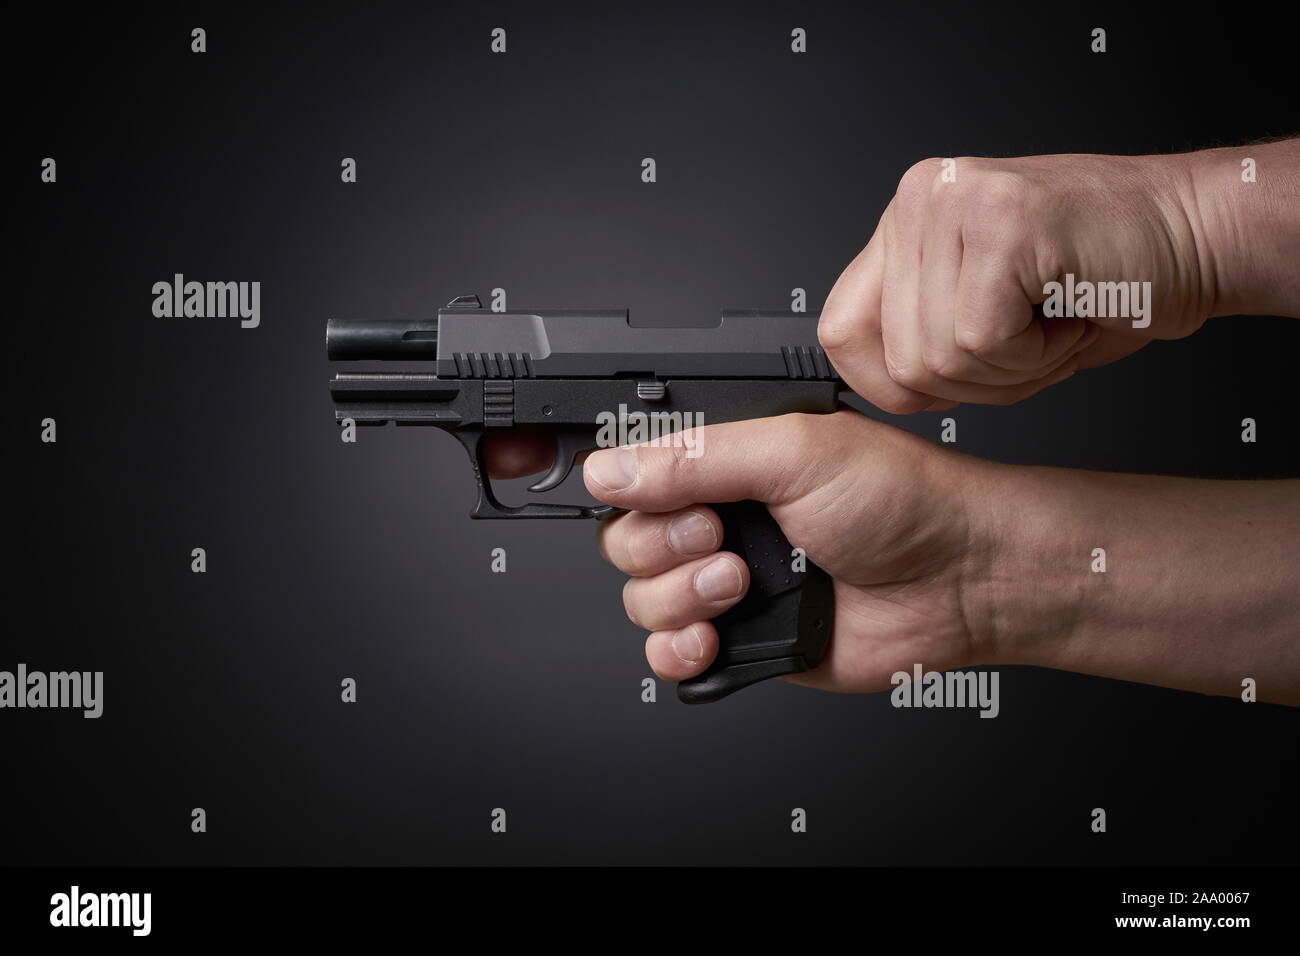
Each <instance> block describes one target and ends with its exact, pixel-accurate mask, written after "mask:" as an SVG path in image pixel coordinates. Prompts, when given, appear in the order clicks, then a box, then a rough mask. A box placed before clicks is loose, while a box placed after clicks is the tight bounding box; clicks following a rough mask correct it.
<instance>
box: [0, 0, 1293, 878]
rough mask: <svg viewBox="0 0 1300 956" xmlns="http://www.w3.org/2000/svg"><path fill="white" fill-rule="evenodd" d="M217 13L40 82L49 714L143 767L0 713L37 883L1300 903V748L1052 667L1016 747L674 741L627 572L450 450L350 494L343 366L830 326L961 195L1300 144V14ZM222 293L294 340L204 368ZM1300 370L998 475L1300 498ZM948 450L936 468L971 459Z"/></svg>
mask: <svg viewBox="0 0 1300 956" xmlns="http://www.w3.org/2000/svg"><path fill="white" fill-rule="evenodd" d="M185 6H186V8H185V9H181V10H180V11H179V12H177V10H176V9H173V10H172V11H171V12H168V13H166V14H160V15H156V16H155V15H146V14H143V13H118V12H115V13H114V14H112V15H111V16H107V17H104V18H95V17H85V16H83V15H81V14H72V13H67V12H62V11H56V10H54V9H53V8H50V7H45V8H40V9H39V10H38V12H36V13H35V14H34V15H35V16H36V17H38V18H40V19H38V20H37V21H36V22H32V23H30V24H28V25H26V26H22V27H19V26H17V25H11V29H9V30H7V31H6V37H5V50H6V56H5V60H6V63H7V67H6V69H7V70H8V71H9V72H10V76H9V79H8V83H7V85H6V89H7V91H8V103H9V107H8V112H9V116H10V121H9V123H8V126H9V133H10V135H9V136H8V137H6V138H7V141H8V142H9V146H8V147H6V148H5V151H4V152H5V161H6V165H7V166H8V170H7V171H8V175H7V178H6V181H7V182H8V183H9V189H10V196H11V197H12V198H11V200H10V202H9V204H8V209H9V210H10V212H9V214H8V216H7V218H8V220H9V229H10V233H11V237H12V238H11V243H12V250H11V253H10V255H9V256H8V257H7V259H8V263H9V268H10V271H9V275H8V278H7V287H8V291H9V294H10V300H11V302H12V303H13V304H14V305H13V306H11V311H10V313H9V316H8V321H7V322H6V324H5V334H6V336H7V339H8V342H7V346H8V347H7V357H8V362H7V374H9V375H13V376H16V377H17V378H18V379H19V383H18V385H17V386H16V387H13V388H11V389H10V390H9V392H10V395H11V401H14V402H16V407H12V408H11V412H10V414H8V415H7V416H6V421H7V425H6V426H5V427H6V430H7V433H8V434H7V442H6V443H7V445H8V447H9V448H10V449H12V450H14V451H15V457H14V459H13V462H12V464H11V466H10V468H9V472H10V474H11V476H14V477H16V487H15V488H13V489H12V490H11V492H10V493H9V496H8V501H9V507H8V517H9V521H8V522H7V524H8V527H9V528H10V529H11V533H10V535H9V541H10V551H11V558H12V563H11V565H10V570H9V572H8V575H9V581H10V587H11V591H10V596H9V598H8V600H7V604H8V606H9V609H10V614H9V618H10V624H9V625H7V626H6V627H5V629H4V633H3V635H0V668H4V669H12V667H13V665H15V664H16V663H17V662H18V661H23V662H25V663H27V664H28V666H29V667H30V668H33V669H40V670H47V671H48V670H63V669H78V670H103V671H104V672H105V674H106V676H105V682H106V699H105V713H104V716H103V717H102V718H101V719H99V720H97V721H92V720H83V719H82V718H81V717H80V715H79V713H76V712H67V711H30V710H24V711H5V712H4V713H0V735H2V739H3V743H2V745H0V749H2V753H3V757H2V761H3V765H4V774H3V784H2V785H0V801H3V810H4V813H3V820H4V827H5V837H4V840H3V849H0V860H2V861H3V862H5V863H58V864H71V865H87V864H157V863H180V864H209V863H214V864H234V863H244V864H259V863H312V864H347V863H459V864H485V863H525V864H531V863H646V864H659V863H727V864H739V863H867V864H931V863H944V864H988V863H992V864H1016V863H1042V864H1056V863H1061V864H1103V863H1121V864H1128V863H1135V864H1136V863H1161V864H1191V863H1228V862H1234V863H1261V862H1262V863H1273V862H1288V861H1294V860H1295V859H1296V858H1297V851H1298V850H1300V823H1298V822H1297V821H1298V818H1297V816H1296V814H1295V793H1296V784H1297V778H1298V777H1300V773H1298V770H1300V753H1298V744H1297V740H1298V739H1300V712H1297V711H1295V710H1288V709H1285V708H1280V707H1275V706H1270V705H1266V704H1260V705H1256V706H1243V705H1242V704H1241V703H1239V702H1237V701H1235V700H1231V699H1211V698H1206V697H1201V696H1197V695H1193V694H1187V693H1180V692H1175V691H1170V690H1161V689H1157V688H1153V687H1146V686H1140V685H1133V684H1126V683H1120V682H1114V681H1107V680H1100V679H1096V678H1091V677H1082V676H1075V675H1070V674H1065V673H1054V672H1047V671H1038V670H1029V669H1019V668H1008V669H1004V670H1003V672H1002V686H1001V691H1002V702H1001V706H1002V713H1001V716H1000V717H998V718H997V719H996V720H980V719H978V717H977V716H976V713H975V712H974V711H950V710H944V711H929V712H926V711H898V710H894V709H893V708H891V707H890V705H889V701H888V698H887V696H885V695H876V696H870V697H837V696H827V695H820V694H817V693H814V692H810V691H806V690H803V689H800V688H796V687H791V686H786V685H783V684H775V683H774V684H769V685H765V686H762V687H759V688H756V689H753V690H749V691H746V692H745V693H742V694H740V695H738V696H737V697H735V698H733V699H731V700H728V701H727V702H726V703H724V704H721V705H718V706H713V707H706V708H687V707H684V706H681V705H679V704H678V703H677V702H676V700H675V699H674V697H673V693H672V688H671V686H670V685H667V684H661V685H660V689H659V696H660V700H659V703H657V704H654V705H647V704H644V703H642V702H641V700H640V681H641V680H642V678H644V677H646V676H648V674H649V671H648V668H647V666H646V664H645V661H644V658H643V656H642V635H641V633H640V632H638V631H637V630H636V629H635V628H634V627H633V626H632V625H631V624H630V623H628V622H627V620H626V619H625V618H624V616H623V612H622V604H621V598H620V588H621V582H622V579H621V576H620V575H619V574H618V573H616V572H615V571H614V570H612V569H611V568H609V567H607V566H605V565H604V564H603V563H602V562H601V561H600V560H599V558H598V556H597V555H596V552H595V548H594V547H593V529H592V527H591V526H590V525H588V524H585V523H578V522H520V523H500V522H471V521H470V520H469V519H468V518H467V512H468V510H469V507H470V505H471V501H472V483H471V476H470V471H469V468H468V462H467V460H466V458H465V453H464V451H463V450H462V449H461V448H460V447H459V446H458V445H457V443H456V442H455V441H453V440H452V439H451V438H450V437H448V436H445V435H442V434H440V433H438V432H436V431H432V430H411V429H403V430H397V429H391V428H390V429H385V430H369V431H366V432H363V433H362V436H361V442H360V443H359V444H358V445H354V446H348V445H344V444H342V443H340V441H339V438H338V432H337V428H336V426H335V424H334V421H333V409H332V405H331V402H330V399H329V395H328V391H327V380H328V377H329V375H330V373H331V369H330V367H329V364H328V363H327V361H326V358H325V350H324V324H325V320H326V319H327V318H328V317H330V316H333V315H338V316H351V317H360V318H368V317H370V318H378V317H412V316H422V315H428V314H430V313H431V312H432V311H433V310H434V309H435V308H436V307H437V306H438V305H440V304H442V303H444V302H446V301H447V300H448V299H450V298H452V297H453V296H455V295H459V294H464V293H478V294H479V295H482V296H486V295H488V294H489V292H490V290H491V289H492V288H494V287H498V286H500V287H504V288H505V289H506V290H507V291H508V293H509V297H510V300H509V301H510V303H511V305H512V306H522V307H529V306H532V307H566V306H572V307H604V306H610V307H616V308H623V307H627V308H630V309H631V310H632V316H633V321H634V322H635V323H637V324H646V325H654V324H662V325H690V324H706V323H711V322H712V321H714V320H715V318H716V315H717V312H718V310H720V309H722V308H724V307H726V308H786V307H788V304H789V301H790V300H789V293H790V290H791V289H792V288H793V287H795V286H801V287H804V288H806V289H807V290H808V293H809V299H810V303H811V304H812V305H813V307H816V305H817V303H819V302H820V301H821V300H822V299H823V298H824V296H825V294H826V292H827V291H829V289H830V287H831V285H832V284H833V282H834V281H835V278H836V277H837V275H838V274H839V272H840V270H841V269H842V268H843V266H844V265H845V264H846V263H847V262H848V261H849V260H850V259H851V258H852V257H853V255H854V254H855V253H856V252H857V251H858V250H859V248H860V247H861V246H862V245H863V244H864V243H865V242H866V240H867V238H868V237H869V236H870V234H871V232H872V230H873V228H874V226H875V223H876V219H877V217H878V216H879V214H880V212H881V210H882V209H883V208H884V206H885V204H886V202H887V201H888V200H889V198H890V196H891V195H892V192H893V189H894V187H895V185H896V183H897V181H898V178H899V176H900V175H901V174H902V173H903V172H904V170H906V168H907V167H908V166H909V165H910V164H911V163H913V162H915V161H916V160H919V159H922V158H925V157H928V156H960V155H1021V154H1029V153H1049V152H1071V151H1076V152H1119V153H1141V152H1156V151H1171V150H1179V149H1189V148H1197V147H1203V146H1209V145H1222V144H1230V143H1234V142H1241V141H1244V140H1248V139H1253V138H1256V137H1261V136H1266V135H1276V134H1283V133H1289V132H1297V131H1300V115H1297V114H1298V112H1300V111H1298V110H1297V104H1296V100H1295V88H1294V87H1295V83H1294V79H1295V77H1294V56H1293V50H1292V49H1291V47H1290V45H1289V41H1287V40H1286V37H1285V36H1284V35H1283V34H1282V33H1281V31H1279V30H1278V29H1277V28H1276V25H1273V24H1271V23H1270V21H1269V20H1268V19H1267V18H1265V17H1263V16H1261V15H1260V14H1259V13H1258V11H1255V10H1254V9H1253V8H1250V9H1247V8H1244V7H1242V6H1241V5H1240V4H1224V5H1222V7H1221V8H1220V12H1219V13H1218V14H1217V15H1215V14H1203V13H1191V12H1184V11H1185V8H1181V7H1167V8H1166V10H1167V12H1164V13H1160V14H1156V13H1152V14H1150V15H1147V14H1143V13H1141V12H1135V10H1134V9H1133V8H1132V7H1131V6H1130V5H1127V4H1116V5H1113V6H1108V5H1105V4H1086V5H1070V4H1064V5H1063V4H1041V5H1037V6H1034V7H1032V8H1030V7H1025V8H1023V9H1020V10H1017V9H1015V8H1013V7H999V6H996V5H990V4H976V5H962V6H960V7H954V8H953V9H950V10H945V9H942V8H941V7H939V6H937V5H934V4H918V3H911V4H880V5H877V6H875V7H868V6H867V5H861V4H855V5H845V6H844V7H842V8H841V7H836V6H828V5H816V4H808V3H788V4H770V5H762V4H757V3H747V4H736V5H734V6H729V7H725V8H717V9H716V12H705V11H704V10H701V9H698V8H696V7H695V6H693V5H682V6H681V7H674V6H671V5H662V4H654V5H645V6H642V7H639V8H636V7H628V8H627V9H624V10H622V11H617V12H616V11H612V10H607V9H605V8H603V7H600V6H594V5H593V6H591V7H589V8H568V7H563V6H562V5H557V4H546V5H542V4H521V5H518V6H509V5H505V4H485V5H482V6H479V5H468V4H466V5H464V6H463V7H462V8H459V9H445V10H439V9H437V8H435V7H434V6H433V5H428V4H419V5H412V6H411V7H409V8H405V9H402V8H396V7H387V6H385V7H384V8H382V9H378V10H376V9H372V8H371V7H370V6H369V5H363V4H356V5H353V6H350V7H345V8H342V9H340V10H337V11H327V10H326V9H325V8H324V7H319V8H316V7H313V8H312V9H311V10H304V11H301V12H268V11H266V10H249V11H237V10H234V9H232V8H230V7H228V6H226V5H220V6H218V5H215V4H213V5H206V4H204V5H185ZM33 9H35V8H33ZM195 26H202V27H204V28H205V29H207V31H208V52H207V53H206V54H203V55H196V54H193V53H191V52H190V51H189V46H190V36H189V31H190V29H191V28H192V27H195ZM497 26H502V27H505V28H506V29H507V30H508V33H509V52H508V53H507V54H506V55H504V56H494V55H492V54H491V53H489V50H488V46H489V32H490V30H491V29H492V28H493V27H497ZM795 26H802V27H804V28H806V29H807V30H808V36H809V52H808V53H807V54H806V55H798V56H797V55H794V54H792V53H791V52H790V51H789V35H790V30H791V28H792V27H795ZM1095 26H1103V27H1105V28H1106V29H1107V30H1108V33H1109V48H1110V52H1108V53H1106V54H1105V55H1094V54H1092V53H1090V52H1089V33H1090V31H1091V29H1092V28H1093V27H1095ZM45 156H52V157H55V158H56V159H57V161H58V182H57V184H55V185H45V184H42V183H41V182H40V181H39V164H40V160H41V159H42V158H43V157H45ZM345 156H347V157H354V158H356V159H357V161H358V165H359V170H358V172H359V182H358V183H357V184H355V185H343V184H342V183H340V181H339V163H340V161H341V159H342V158H343V157H345ZM645 156H653V157H655V159H656V160H657V162H658V176H659V181H658V182H657V183H656V184H654V185H645V184H643V183H642V182H641V181H640V161H641V159H642V158H643V157H645ZM175 272H183V273H184V274H185V275H186V277H187V278H194V279H199V280H259V281H261V282H262V312H263V318H262V325H261V327H260V328H258V329H256V330H251V331H245V330H242V329H240V328H239V325H238V322H237V321H236V320H231V319H158V318H155V317H154V316H153V315H152V313H151V304H152V298H153V297H152V293H151V291H150V289H151V286H152V285H153V283H154V282H156V281H159V280H169V279H170V278H171V276H172V274H173V273H175ZM1298 346H1300V323H1297V322H1295V321H1294V320H1283V319H1276V318H1249V319H1220V320H1217V321H1215V322H1213V323H1211V324H1210V325H1209V326H1208V327H1207V328H1206V329H1205V330H1203V331H1202V332H1201V333H1199V334H1198V335H1196V336H1195V337H1193V338H1191V339H1189V340H1185V341H1180V342H1172V343H1157V344H1155V345H1153V346H1151V347H1149V348H1148V349H1146V350H1145V351H1143V352H1141V353H1139V354H1137V355H1135V356H1133V357H1131V358H1129V359H1127V360H1125V361H1123V362H1121V363H1120V364H1118V365H1114V366H1111V367H1109V368H1106V369H1102V370H1096V371H1092V372H1089V373H1087V374H1082V375H1079V376H1077V377H1075V378H1074V379H1072V380H1071V381H1069V382H1068V383H1066V384H1065V385H1062V386H1058V387H1056V388H1054V389H1052V390H1050V391H1049V392H1048V393H1047V394H1044V395H1040V396H1038V397H1036V398H1034V399H1032V400H1031V401H1029V402H1026V403H1024V404H1022V405H1020V406H1017V407H1013V408H982V407H963V408H961V409H960V410H959V412H958V413H957V418H958V421H959V437H960V443H959V445H958V448H959V449H961V450H963V451H966V452H969V453H972V454H976V455H981V456H985V457H989V458H994V459H998V460H1003V461H1011V462H1023V463H1036V464H1053V465H1064V466H1075V467H1086V468H1100V469H1110V470H1119V471H1134V472H1159V473H1167V474H1180V475H1198V476H1230V477H1241V478H1254V477H1269V476H1284V475H1297V474H1300V464H1298V463H1297V459H1296V456H1295V445H1296V439H1297V432H1298V431H1300V429H1298V428H1297V425H1296V404H1295V389H1296V375H1295V369H1296V354H1297V347H1298ZM873 414H875V415H876V416H877V417H882V418H888V416H882V415H881V414H880V413H878V412H877V413H873ZM46 416H53V417H55V418H57V420H58V429H59V431H58V438H59V440H58V443H57V445H43V444H40V443H39V441H38V438H37V434H38V423H39V421H40V420H41V419H42V418H44V417H46ZM1246 416H1250V417H1254V418H1255V419H1257V421H1258V423H1259V436H1260V438H1259V442H1258V443H1257V444H1253V445H1246V444H1242V443H1241V442H1240V441H1239V440H1238V433H1239V430H1240V427H1239V422H1240V420H1241V419H1242V418H1243V417H1246ZM939 417H940V416H939V415H936V414H923V415H918V416H915V417H911V418H908V419H905V420H897V421H896V423H897V424H899V425H900V426H901V427H904V428H907V429H909V430H912V431H915V432H917V433H919V434H923V435H927V436H930V437H932V438H933V437H937V433H938V418H939ZM576 485H577V480H576V479H575V480H572V481H571V482H570V483H569V484H568V485H567V486H566V488H565V490H564V491H563V492H559V493H556V495H555V496H554V497H553V498H552V499H551V500H565V499H564V497H563V496H564V495H565V494H569V495H573V494H577V492H576V491H574V490H573V489H574V488H575V486H576ZM194 547H204V548H206V549H207V552H208V562H209V570H208V573H207V574H204V575H197V574H193V573H191V572H190V569H189V566H190V550H191V549H192V548H194ZM494 547H505V548H506V549H507V551H508V554H509V572H508V573H507V574H504V575H498V574H492V573H490V570H489V552H490V551H491V549H492V548H494ZM1168 557H1169V560H1170V562H1171V563H1173V562H1176V561H1177V560H1178V559H1179V555H1178V554H1177V553H1176V552H1171V553H1170V554H1169V556H1168ZM344 677H354V678H356V680H357V681H358V684H359V702H358V703H357V704H355V705H351V706H345V705H343V704H342V703H340V701H339V682H340V681H341V680H342V679H343V678H344ZM1097 806H1101V807H1105V808H1106V809H1107V811H1108V813H1109V827H1110V829H1109V832H1108V833H1106V834H1105V835H1104V836H1099V835H1096V834H1093V833H1091V832H1090V830H1089V813H1090V811H1091V809H1092V808H1093V807H1097ZM193 807H203V808H205V809H206V811H207V813H208V827H209V832H207V833H206V834H203V835H195V834H193V833H191V832H190V810H191V808H193ZM494 807H504V808H506V810H507V811H508V814H509V833H508V834H507V835H505V836H494V835H492V834H491V833H490V832H489V828H488V825H489V813H490V811H491V810H492V808H494ZM793 807H803V808H805V809H806V810H807V811H808V816H809V832H808V833H807V834H804V835H799V836H796V835H793V834H792V833H791V832H790V830H789V814H790V810H791V808H793Z"/></svg>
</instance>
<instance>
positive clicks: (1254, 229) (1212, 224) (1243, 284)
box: [1169, 138, 1300, 317]
mask: <svg viewBox="0 0 1300 956" xmlns="http://www.w3.org/2000/svg"><path fill="white" fill-rule="evenodd" d="M1169 159H1170V160H1171V161H1172V162H1174V163H1176V164H1178V165H1179V166H1180V168H1181V169H1182V170H1183V172H1184V174H1185V175H1184V176H1183V177H1182V181H1183V183H1184V184H1185V187H1184V189H1183V190H1182V191H1183V192H1184V193H1185V195H1184V197H1183V204H1184V206H1185V209H1186V212H1187V215H1188V219H1189V221H1190V225H1191V229H1192V232H1193V233H1194V234H1195V235H1196V240H1197V253H1198V257H1199V259H1200V271H1201V274H1202V277H1203V280H1204V281H1207V282H1208V283H1209V286H1210V288H1211V289H1212V305H1211V315H1212V316H1215V315H1242V314H1244V315H1289V316H1297V317H1300V268H1297V263H1300V138H1297V139H1290V140H1286V141H1283V142H1280V143H1266V144H1256V145H1253V146H1237V147H1232V148H1230V149H1209V150H1204V151H1201V152H1197V153H1185V154H1182V155H1179V156H1173V157H1169ZM1246 160H1251V161H1253V166H1251V168H1250V169H1249V171H1248V170H1247V168H1246V167H1244V166H1243V162H1244V161H1246ZM1248 165H1249V164H1248Z"/></svg>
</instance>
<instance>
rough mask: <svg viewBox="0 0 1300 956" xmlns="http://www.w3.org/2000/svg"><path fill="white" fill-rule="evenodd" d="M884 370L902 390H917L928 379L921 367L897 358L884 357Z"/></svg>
mask: <svg viewBox="0 0 1300 956" xmlns="http://www.w3.org/2000/svg"><path fill="white" fill-rule="evenodd" d="M885 370H886V371H888V372H889V377H890V378H892V379H893V380H894V381H895V382H897V383H898V384H899V385H902V386H903V387H904V388H910V389H919V388H921V386H923V385H924V384H925V382H926V379H927V378H928V373H927V372H926V370H925V367H924V366H923V365H920V364H918V363H916V362H913V361H911V360H910V359H902V358H899V357H897V356H889V355H886V356H885Z"/></svg>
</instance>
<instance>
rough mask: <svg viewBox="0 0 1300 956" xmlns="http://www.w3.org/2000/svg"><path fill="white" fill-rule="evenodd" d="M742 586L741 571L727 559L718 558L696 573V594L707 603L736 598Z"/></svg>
mask: <svg viewBox="0 0 1300 956" xmlns="http://www.w3.org/2000/svg"><path fill="white" fill-rule="evenodd" d="M740 585H741V580H740V571H738V570H737V569H736V566H735V565H734V564H732V563H731V561H730V560H728V559H727V558H718V560H716V561H713V562H711V563H709V564H706V565H705V566H704V567H702V568H701V569H700V570H699V571H697V572H696V573H695V593H696V594H698V595H699V596H700V597H702V598H704V600H706V601H725V600H727V599H728V598H734V597H735V596H736V595H737V594H739V593H740Z"/></svg>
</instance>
